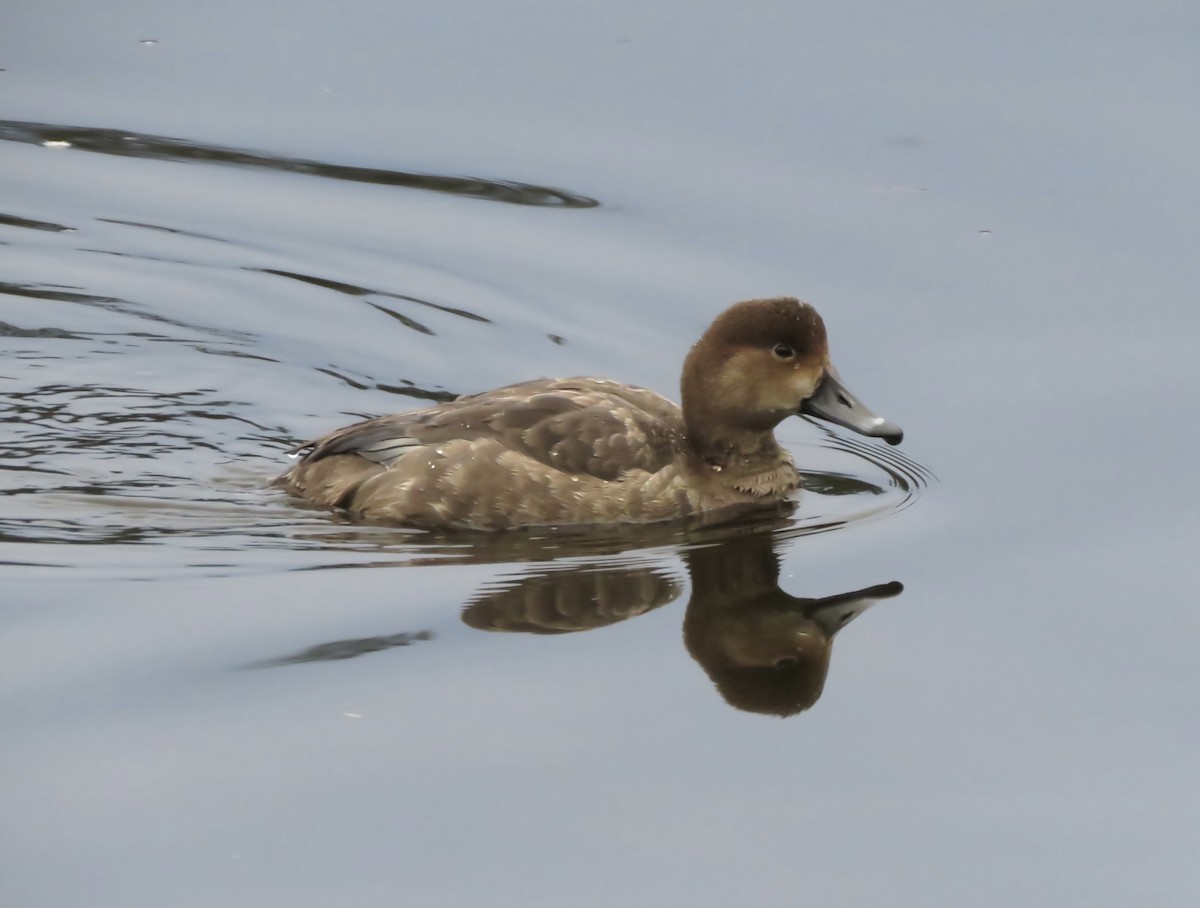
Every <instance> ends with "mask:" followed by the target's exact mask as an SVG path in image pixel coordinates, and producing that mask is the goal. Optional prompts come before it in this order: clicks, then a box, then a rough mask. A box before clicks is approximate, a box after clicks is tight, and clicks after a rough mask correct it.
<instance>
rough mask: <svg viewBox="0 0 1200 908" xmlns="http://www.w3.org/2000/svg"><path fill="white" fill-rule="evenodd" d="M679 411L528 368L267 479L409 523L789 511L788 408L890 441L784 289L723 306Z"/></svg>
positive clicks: (315, 450) (379, 423) (890, 432)
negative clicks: (501, 384) (519, 377)
mask: <svg viewBox="0 0 1200 908" xmlns="http://www.w3.org/2000/svg"><path fill="white" fill-rule="evenodd" d="M682 394H683V406H682V408H680V407H678V406H676V405H675V404H673V403H671V401H669V400H667V399H666V398H664V397H661V396H659V395H658V394H655V393H654V392H652V391H647V390H645V389H644V388H637V387H634V386H632V385H626V384H622V383H620V382H615V381H610V380H608V379H603V378H566V379H537V380H535V381H527V382H522V383H521V384H517V385H509V386H508V387H505V388H497V389H496V390H494V391H485V392H483V393H481V394H472V395H467V396H464V397H460V398H458V399H457V400H454V401H451V402H449V403H444V404H439V405H438V406H435V407H428V408H426V409H423V410H413V411H411V412H408V413H397V414H394V415H392V416H380V417H378V418H376V419H369V420H367V421H365V422H360V423H356V424H354V425H352V426H347V427H345V428H343V429H338V430H337V431H336V432H331V433H330V434H329V435H325V436H323V437H322V438H318V439H316V440H315V441H310V442H307V443H305V444H303V445H300V446H298V447H297V448H295V449H294V450H293V454H294V455H296V456H298V457H299V460H298V462H297V463H296V464H295V465H294V466H293V467H292V468H291V469H289V470H288V471H287V472H286V473H284V474H283V475H282V476H280V477H279V478H278V479H277V480H276V484H277V485H279V486H282V487H283V488H284V489H286V490H287V491H289V492H291V493H292V494H294V495H297V496H299V497H301V498H305V499H308V500H309V501H312V502H315V503H317V504H321V505H325V506H327V507H335V508H342V509H345V510H346V511H348V512H349V513H350V514H351V515H352V516H353V517H355V518H358V519H363V520H370V521H380V522H385V523H392V524H398V525H402V526H414V527H428V528H435V527H462V528H469V529H480V530H500V529H508V528H513V527H522V526H572V525H586V524H609V523H651V522H655V521H663V520H678V519H682V518H689V517H693V518H694V517H699V518H701V519H704V520H706V521H707V520H709V519H725V518H727V517H729V516H732V515H733V514H735V513H738V512H741V511H744V510H750V509H770V508H775V509H778V508H781V507H790V502H789V495H790V494H791V493H792V492H793V491H795V490H796V488H797V487H798V485H799V476H798V474H797V472H796V466H795V464H794V463H793V461H792V457H791V455H790V454H788V453H787V452H786V451H784V450H783V449H782V448H781V447H780V446H779V444H778V442H776V440H775V435H774V432H773V430H774V428H775V426H777V425H778V424H779V423H780V422H782V421H783V420H784V419H786V418H787V417H789V416H794V415H797V414H806V415H809V416H816V417H819V418H821V419H825V420H828V421H830V422H833V423H837V424H838V425H841V426H846V427H847V428H850V429H853V430H854V431H856V432H860V433H862V434H863V435H870V436H874V437H877V438H882V439H884V440H885V441H887V442H888V443H889V444H897V443H899V442H900V440H901V438H902V436H903V433H902V432H901V430H900V428H899V426H896V425H894V424H893V423H890V422H887V421H886V420H884V419H881V418H880V417H878V416H876V415H875V414H873V413H872V412H871V411H870V410H868V409H867V408H866V407H864V406H863V405H862V404H861V403H860V402H859V401H858V400H857V399H856V398H855V397H854V395H852V394H851V393H850V392H849V391H848V390H847V389H846V387H845V386H844V385H843V384H842V383H841V379H839V378H838V375H837V373H836V372H835V371H834V369H833V366H832V365H831V364H830V361H829V346H828V343H827V341H826V337H825V324H824V322H822V321H821V316H820V315H818V314H817V311H816V310H815V309H813V307H812V306H810V305H808V304H807V303H802V302H800V301H798V300H795V299H791V298H788V297H780V298H776V299H761V300H748V301H746V302H743V303H737V304H735V305H734V306H731V307H730V308H729V309H727V310H725V312H723V313H721V315H719V316H718V317H717V319H716V320H715V321H714V322H713V323H712V325H710V326H709V328H708V330H707V331H705V332H704V334H703V336H702V337H701V338H700V340H699V341H697V342H696V345H695V346H694V347H692V349H691V352H689V353H688V356H687V359H686V360H685V361H684V364H683V377H682Z"/></svg>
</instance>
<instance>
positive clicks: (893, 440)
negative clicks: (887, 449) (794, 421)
mask: <svg viewBox="0 0 1200 908" xmlns="http://www.w3.org/2000/svg"><path fill="white" fill-rule="evenodd" d="M800 412H801V413H803V414H804V415H806V416H815V417H817V418H818V419H824V420H827V421H829V422H832V423H836V424H837V425H839V426H845V427H846V428H847V429H853V430H854V431H855V432H858V433H859V434H860V435H869V436H870V437H872V438H882V439H883V440H884V441H886V442H887V443H888V444H889V445H898V444H900V441H901V440H902V439H903V438H904V430H902V429H901V428H900V427H899V426H898V425H896V424H895V423H894V422H888V421H887V420H886V419H884V418H883V417H882V416H876V415H875V414H874V413H872V412H871V411H870V410H869V409H867V407H866V406H865V405H864V404H863V403H862V401H860V400H859V399H858V398H857V397H855V396H854V395H853V394H851V393H850V389H849V388H847V387H846V386H845V385H843V384H842V380H841V379H840V378H839V377H838V374H837V372H835V371H834V370H833V367H832V366H830V367H829V368H828V369H826V370H825V377H824V378H823V379H821V384H819V385H817V390H816V393H814V394H813V396H812V397H810V398H809V399H808V400H806V401H805V402H804V403H802V404H801V405H800Z"/></svg>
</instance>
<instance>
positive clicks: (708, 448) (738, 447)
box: [684, 414, 783, 474]
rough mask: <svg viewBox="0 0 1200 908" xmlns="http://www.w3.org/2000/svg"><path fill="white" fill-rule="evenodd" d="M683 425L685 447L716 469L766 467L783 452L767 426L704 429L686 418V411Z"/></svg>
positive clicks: (739, 472) (737, 470) (738, 472)
mask: <svg viewBox="0 0 1200 908" xmlns="http://www.w3.org/2000/svg"><path fill="white" fill-rule="evenodd" d="M684 425H685V427H686V432H687V446H688V450H689V451H690V452H691V454H692V455H693V456H694V457H696V458H697V459H699V460H702V461H703V462H704V463H706V464H707V465H709V466H710V467H713V468H714V469H716V470H717V471H718V472H719V471H721V470H729V471H730V472H732V473H735V474H741V473H746V472H755V471H757V470H761V469H766V468H770V467H771V466H773V465H775V464H777V463H778V462H779V458H780V456H781V455H782V453H783V449H782V448H780V447H779V442H777V441H776V440H775V433H774V432H772V431H771V430H770V429H767V430H765V431H763V430H759V431H754V430H750V429H727V430H725V431H723V432H713V431H706V430H704V429H702V428H701V427H700V426H701V425H702V423H698V421H693V420H689V419H687V415H686V414H685V417H684Z"/></svg>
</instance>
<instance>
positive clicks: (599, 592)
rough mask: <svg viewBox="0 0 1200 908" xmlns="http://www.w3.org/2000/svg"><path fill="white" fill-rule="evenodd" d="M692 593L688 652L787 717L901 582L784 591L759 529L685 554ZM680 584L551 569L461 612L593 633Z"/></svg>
mask: <svg viewBox="0 0 1200 908" xmlns="http://www.w3.org/2000/svg"><path fill="white" fill-rule="evenodd" d="M683 557H684V561H685V562H686V564H687V568H688V573H689V574H690V575H691V580H692V595H691V599H690V600H689V602H688V605H687V612H686V614H685V616H684V620H683V639H684V643H685V645H686V646H687V650H688V652H689V653H690V654H691V656H692V658H693V659H695V660H696V661H697V662H698V663H699V664H700V666H701V667H702V668H703V669H704V671H705V672H706V673H707V674H708V676H709V678H710V679H711V680H712V682H713V684H714V685H715V686H716V688H717V690H718V691H719V692H720V694H721V696H722V697H724V698H725V701H726V702H727V703H729V705H730V706H733V707H736V708H737V709H741V710H745V711H747V712H756V713H765V714H769V715H776V716H791V715H795V714H796V713H799V712H802V711H804V710H806V709H808V708H809V707H811V706H812V705H813V704H814V703H816V702H817V700H818V699H819V698H820V696H821V692H822V691H823V690H824V687H825V677H826V675H827V673H828V671H829V658H830V653H831V650H832V647H833V638H834V636H835V635H836V634H837V633H838V631H840V630H841V629H842V628H844V627H845V626H846V625H847V624H849V623H850V622H851V621H853V620H854V619H855V618H857V617H858V616H859V615H861V614H862V613H863V612H865V611H866V610H867V609H868V608H870V607H871V606H872V605H874V604H875V603H876V602H879V601H881V600H883V599H890V598H892V597H894V596H898V595H899V594H900V593H901V591H903V589H904V587H903V586H902V585H901V584H900V583H899V582H896V581H893V582H891V583H883V584H878V585H876V586H869V587H865V588H864V589H860V590H855V591H853V592H848V593H841V594H838V595H835V596H827V597H824V598H819V599H805V598H799V597H796V596H792V595H790V594H788V593H786V592H784V591H783V590H782V589H780V587H779V557H778V555H777V554H776V552H775V550H774V548H773V547H772V536H771V535H770V534H767V533H761V532H760V533H753V534H750V535H744V536H740V537H737V538H734V539H729V540H726V541H723V542H720V543H716V544H710V545H702V546H697V547H694V548H689V549H685V550H684V552H683ZM678 594H679V585H678V583H676V582H675V581H674V580H673V579H672V578H670V577H668V576H666V575H665V574H663V573H662V572H661V571H659V570H657V569H655V568H650V567H615V568H614V567H607V568H605V567H602V566H589V567H587V568H583V569H576V570H569V569H564V568H555V569H552V570H548V571H544V572H541V573H536V574H532V575H528V574H527V575H525V576H523V577H521V578H519V579H518V580H516V581H515V582H511V583H509V584H507V585H501V586H498V587H491V588H487V589H484V590H482V591H481V592H480V594H479V595H478V596H477V597H476V598H475V600H474V601H473V602H472V603H470V604H469V605H468V606H467V607H466V608H465V609H464V610H463V615H462V619H463V621H464V622H465V623H466V624H468V625H470V626H471V627H475V628H478V629H480V630H488V631H509V632H522V633H535V634H562V633H569V632H572V631H582V630H591V629H593V628H597V627H604V626H605V625H609V624H614V623H616V622H617V621H623V620H625V619H626V618H631V617H633V616H635V615H639V614H642V613H644V612H647V611H650V610H651V609H654V608H657V607H658V606H660V605H664V604H666V603H667V602H670V601H672V600H673V599H675V598H676V596H678Z"/></svg>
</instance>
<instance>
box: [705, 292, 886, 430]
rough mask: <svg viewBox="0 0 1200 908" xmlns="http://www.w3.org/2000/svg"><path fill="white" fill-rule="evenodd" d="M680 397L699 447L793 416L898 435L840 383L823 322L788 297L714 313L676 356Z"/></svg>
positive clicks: (769, 426)
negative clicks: (682, 355) (684, 353)
mask: <svg viewBox="0 0 1200 908" xmlns="http://www.w3.org/2000/svg"><path fill="white" fill-rule="evenodd" d="M682 401H683V417H684V423H685V425H686V427H687V433H688V438H689V440H690V441H691V442H692V443H693V445H694V446H696V447H699V448H704V447H707V446H722V445H725V444H728V443H729V440H730V439H735V438H737V437H738V436H747V435H761V434H762V433H764V432H769V431H771V430H772V429H774V428H775V426H777V425H778V424H779V423H780V422H782V421H783V420H784V419H786V418H787V417H789V416H796V415H805V416H814V417H817V418H819V419H823V420H826V421H828V422H832V423H836V424H837V425H840V426H845V427H846V428H848V429H853V430H854V431H855V432H858V433H860V434H862V435H868V436H871V437H874V438H882V439H883V440H884V441H886V442H887V443H888V444H893V445H895V444H899V443H900V441H901V439H902V438H903V437H904V433H903V432H902V431H901V429H900V427H899V426H897V425H896V424H895V423H891V422H888V421H887V420H886V419H883V418H882V417H879V416H876V415H875V414H874V413H873V412H871V410H870V409H869V408H867V407H866V406H865V405H864V404H863V403H862V402H861V401H859V400H858V398H856V397H855V396H854V395H853V394H852V393H851V392H850V391H849V389H848V388H847V387H846V386H845V385H844V384H843V383H842V380H841V378H840V377H839V376H838V374H837V372H836V371H835V370H834V368H833V365H832V363H831V362H830V359H829V342H828V339H827V336H826V333H825V323H824V321H822V319H821V316H820V315H819V314H818V313H817V310H816V309H814V308H813V307H812V306H810V305H809V304H808V303H804V302H801V301H799V300H797V299H793V298H791V297H777V298H773V299H756V300H747V301H745V302H742V303H737V304H736V305H734V306H731V307H730V308H729V309H727V310H725V312H723V313H722V314H721V315H720V316H718V317H717V319H716V320H715V321H714V322H713V323H712V325H710V326H709V328H708V330H707V331H705V332H704V334H703V336H702V337H701V338H700V340H699V341H697V342H696V344H695V346H693V347H692V349H691V351H690V352H689V353H688V357H687V359H686V361H685V362H684V367H683V378H682ZM735 444H736V442H735Z"/></svg>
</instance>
